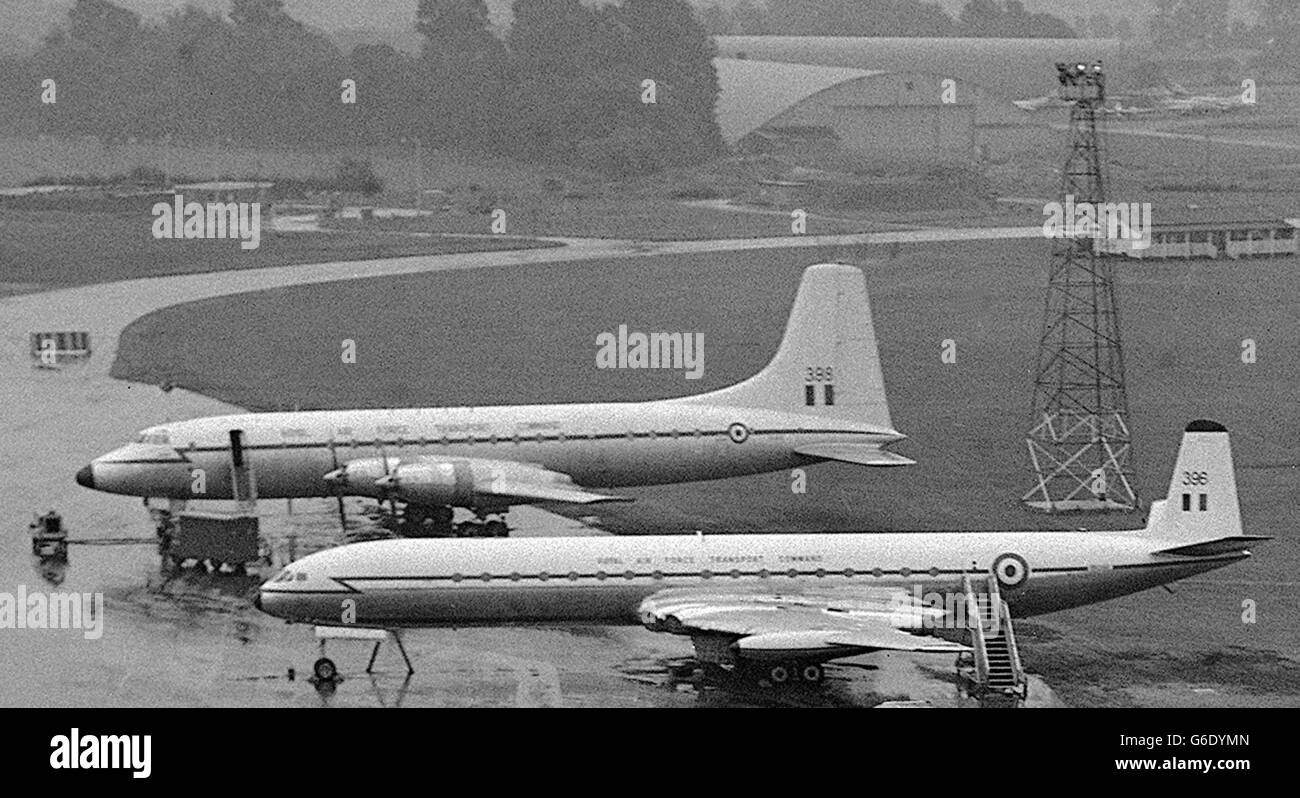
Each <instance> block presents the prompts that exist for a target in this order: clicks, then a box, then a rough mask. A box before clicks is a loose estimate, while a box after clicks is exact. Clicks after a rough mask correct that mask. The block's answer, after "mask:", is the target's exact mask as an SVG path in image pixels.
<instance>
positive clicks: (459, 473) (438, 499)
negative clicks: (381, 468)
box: [375, 460, 477, 507]
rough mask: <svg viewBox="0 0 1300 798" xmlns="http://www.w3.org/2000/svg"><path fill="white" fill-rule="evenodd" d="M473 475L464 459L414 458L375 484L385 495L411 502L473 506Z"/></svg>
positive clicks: (401, 464) (471, 468)
mask: <svg viewBox="0 0 1300 798" xmlns="http://www.w3.org/2000/svg"><path fill="white" fill-rule="evenodd" d="M475 477H476V475H475V473H474V468H473V466H471V465H470V463H468V462H466V461H464V460H453V461H442V460H435V461H429V460H416V461H415V462H410V463H400V464H399V465H398V466H397V467H396V468H394V469H393V470H392V473H391V474H389V475H387V476H384V477H381V478H380V479H378V480H376V483H375V484H376V485H377V486H379V487H380V488H381V489H383V490H386V491H388V495H391V496H396V497H398V498H400V499H402V500H404V501H408V502H413V503H415V504H428V505H451V506H453V507H474V506H476V505H477V501H476V499H475V490H474V488H475V484H476V482H477V480H476V478H475Z"/></svg>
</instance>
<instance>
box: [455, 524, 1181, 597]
mask: <svg viewBox="0 0 1300 798" xmlns="http://www.w3.org/2000/svg"><path fill="white" fill-rule="evenodd" d="M1202 509H1204V508H1202ZM898 573H899V575H900V576H902V577H904V578H907V577H910V576H913V575H914V574H915V575H919V574H923V573H925V574H929V575H930V576H932V577H937V576H939V574H940V573H941V572H940V570H939V569H938V568H930V569H929V570H916V571H913V570H912V569H910V568H902V569H900V570H899V572H898ZM647 575H648V576H649V577H650V578H651V579H655V580H661V579H664V578H665V574H664V572H663V571H652V572H650V573H649V574H639V573H637V572H635V571H623V572H622V573H609V572H606V571H597V572H596V573H595V574H592V576H594V577H595V578H596V579H598V580H601V581H604V580H606V579H615V578H618V577H622V578H623V579H625V580H632V579H636V578H637V577H638V576H647ZM746 575H747V574H745V573H743V572H741V571H740V570H739V569H732V570H731V571H721V572H714V571H712V570H709V569H707V568H706V569H704V570H702V571H700V572H699V573H698V576H699V577H700V578H701V579H712V578H713V577H715V576H718V577H731V578H732V579H740V578H741V577H743V576H746ZM751 575H754V576H757V577H758V578H760V579H769V578H771V577H773V576H786V577H789V578H790V579H797V578H799V577H800V576H801V575H802V572H800V571H799V569H797V568H791V569H789V570H788V571H768V570H767V569H763V570H761V571H759V572H758V573H757V574H751ZM884 575H885V571H884V569H882V568H873V569H870V570H861V571H859V570H857V569H854V568H844V569H842V570H837V571H828V570H826V569H824V568H818V569H817V570H816V571H813V572H812V576H814V577H816V578H818V579H821V578H825V577H827V576H843V577H847V578H853V577H856V576H872V577H876V578H880V577H883V576H884ZM583 576H584V575H583V574H579V573H578V572H577V571H570V572H568V573H567V574H551V573H548V572H546V571H542V572H540V573H538V574H536V575H535V578H536V579H537V580H538V581H541V582H546V581H548V580H550V579H568V580H569V581H571V582H573V581H577V580H578V579H581V578H582V577H583ZM524 578H525V575H524V574H521V573H519V572H518V571H515V572H513V573H511V574H508V575H497V574H490V573H482V574H479V575H478V576H477V577H475V576H465V575H464V574H452V576H451V581H453V582H462V581H464V580H466V579H478V580H480V581H483V582H491V581H492V580H494V579H509V580H510V581H512V582H518V581H520V580H521V579H524Z"/></svg>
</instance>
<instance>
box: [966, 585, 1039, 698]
mask: <svg viewBox="0 0 1300 798" xmlns="http://www.w3.org/2000/svg"><path fill="white" fill-rule="evenodd" d="M979 588H982V589H979ZM979 588H977V586H976V580H973V579H972V578H971V576H970V575H969V574H966V575H964V576H962V590H963V592H964V593H965V596H966V627H967V629H969V630H970V638H971V649H972V652H971V654H970V655H968V656H966V657H965V658H964V659H963V658H961V657H959V658H958V661H957V663H958V672H959V674H960V675H961V676H962V677H963V679H964V680H965V682H966V687H967V693H968V694H969V695H971V696H974V697H976V698H979V699H980V700H981V701H983V700H985V699H989V698H992V699H994V700H998V699H1002V700H1004V701H1010V702H1013V703H1019V702H1021V701H1024V700H1025V699H1026V698H1028V697H1029V680H1028V678H1027V677H1026V676H1025V671H1024V668H1023V666H1022V665H1021V663H1020V651H1019V649H1018V648H1017V647H1016V633H1015V629H1013V628H1012V625H1011V611H1010V610H1009V609H1008V608H1007V603H1006V602H1005V601H1003V600H1002V594H1001V591H1000V590H999V588H998V580H997V577H996V576H994V575H993V574H989V575H988V576H986V577H985V578H984V580H983V584H982V585H979Z"/></svg>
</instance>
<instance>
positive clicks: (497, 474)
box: [470, 459, 632, 504]
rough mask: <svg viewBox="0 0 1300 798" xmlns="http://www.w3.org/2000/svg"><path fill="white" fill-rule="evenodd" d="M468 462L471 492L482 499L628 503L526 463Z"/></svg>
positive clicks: (565, 476)
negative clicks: (472, 482)
mask: <svg viewBox="0 0 1300 798" xmlns="http://www.w3.org/2000/svg"><path fill="white" fill-rule="evenodd" d="M470 463H471V466H472V468H473V471H474V473H475V476H476V477H477V479H476V485H475V490H476V492H478V493H479V494H481V495H485V496H494V497H497V498H500V499H504V500H508V501H511V502H518V503H523V502H566V503H569V504H598V503H600V502H630V501H632V500H631V499H630V498H627V497H625V496H610V495H606V494H603V493H592V492H591V491H588V490H586V489H584V488H582V487H580V486H578V485H577V484H575V483H574V481H573V478H572V477H570V476H569V475H568V474H565V473H562V472H560V471H551V470H549V469H546V468H542V467H541V466H537V465H532V464H529V463H515V462H508V461H496V460H477V459H474V460H471V461H470Z"/></svg>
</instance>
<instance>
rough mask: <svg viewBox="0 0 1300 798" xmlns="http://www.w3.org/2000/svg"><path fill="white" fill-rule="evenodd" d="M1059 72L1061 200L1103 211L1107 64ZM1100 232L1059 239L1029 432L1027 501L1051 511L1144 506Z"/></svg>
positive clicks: (1061, 68) (1116, 316) (1075, 66)
mask: <svg viewBox="0 0 1300 798" xmlns="http://www.w3.org/2000/svg"><path fill="white" fill-rule="evenodd" d="M1056 69H1057V73H1058V74H1057V77H1058V79H1059V81H1060V84H1061V85H1060V96H1061V98H1062V99H1065V100H1067V101H1069V102H1070V104H1071V105H1070V151H1069V155H1068V156H1067V157H1066V161H1065V169H1064V170H1063V172H1062V179H1061V189H1062V190H1061V194H1062V195H1063V196H1062V198H1061V199H1062V203H1063V205H1064V206H1065V207H1066V208H1067V209H1068V208H1069V206H1070V205H1071V203H1070V202H1069V200H1068V199H1067V198H1068V197H1070V196H1073V198H1074V203H1073V204H1074V205H1075V206H1076V207H1077V206H1080V205H1081V204H1082V203H1085V202H1086V203H1093V205H1092V207H1093V208H1094V209H1097V208H1100V207H1101V205H1102V204H1103V203H1104V202H1105V201H1106V199H1105V196H1106V192H1105V181H1104V178H1103V173H1102V151H1101V141H1100V138H1099V135H1098V132H1097V117H1098V115H1099V113H1100V110H1101V106H1102V104H1103V103H1104V102H1105V99H1106V78H1105V75H1104V73H1103V72H1102V69H1101V62H1096V63H1093V64H1057V66H1056ZM1067 213H1068V210H1067ZM1067 221H1071V220H1068V219H1067ZM1098 232H1099V231H1097V230H1096V229H1095V228H1094V229H1092V230H1089V229H1087V227H1086V226H1085V227H1083V229H1081V230H1078V231H1076V229H1075V228H1073V227H1071V228H1070V229H1069V230H1068V231H1067V232H1066V233H1065V234H1064V235H1061V236H1060V237H1057V238H1055V239H1054V243H1053V252H1052V267H1051V277H1050V279H1049V280H1048V285H1047V300H1046V305H1045V309H1044V312H1043V327H1042V335H1041V337H1040V339H1039V347H1038V367H1037V371H1036V373H1035V375H1034V415H1033V421H1032V422H1031V425H1030V429H1029V434H1028V436H1027V437H1026V441H1027V443H1028V446H1029V459H1030V462H1031V464H1032V466H1033V469H1034V485H1033V487H1032V488H1031V489H1030V490H1029V492H1028V493H1026V494H1025V495H1024V496H1022V497H1021V500H1022V501H1023V502H1024V503H1025V504H1026V505H1027V506H1029V507H1032V508H1034V509H1038V510H1046V511H1048V512H1064V511H1071V510H1073V511H1093V512H1095V511H1103V510H1132V509H1134V508H1135V507H1136V506H1137V495H1136V493H1134V491H1133V486H1132V468H1131V465H1130V462H1131V457H1132V438H1131V436H1130V435H1129V426H1128V398H1127V396H1126V394H1125V390H1124V353H1123V349H1122V347H1121V345H1120V324H1119V305H1118V303H1117V301H1116V297H1115V282H1114V279H1113V274H1112V268H1111V261H1110V260H1108V259H1107V258H1106V257H1105V256H1104V255H1103V254H1102V253H1100V252H1099V251H1098V249H1099V248H1098V247H1097V246H1095V244H1096V241H1095V238H1094V236H1095V235H1097V234H1098Z"/></svg>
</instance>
